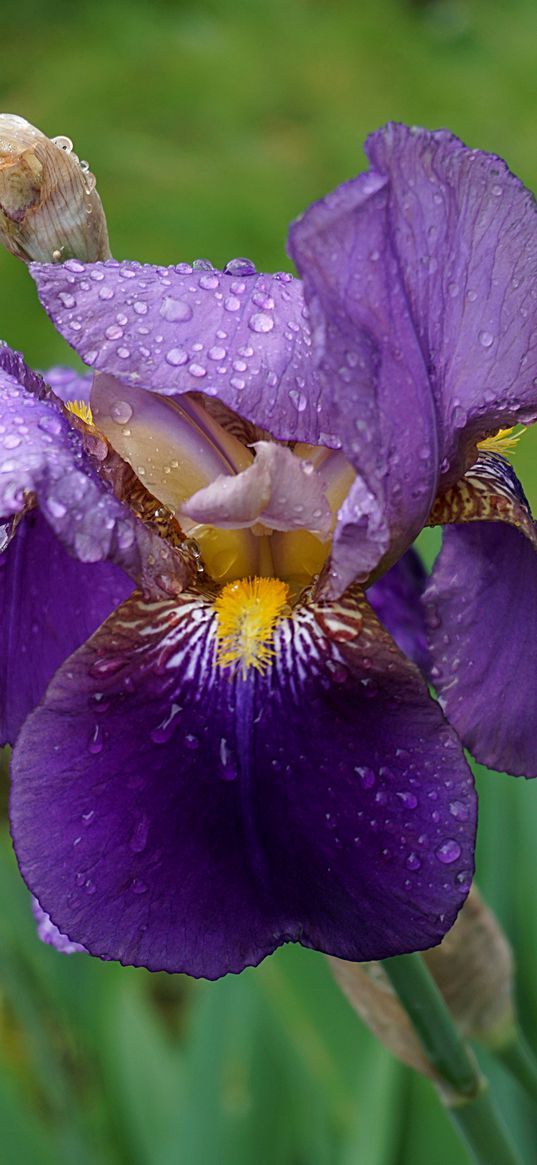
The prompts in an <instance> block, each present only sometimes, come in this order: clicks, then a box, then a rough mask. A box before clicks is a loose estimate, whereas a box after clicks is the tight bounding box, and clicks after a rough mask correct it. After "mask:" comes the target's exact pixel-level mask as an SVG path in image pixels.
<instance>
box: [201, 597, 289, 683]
mask: <svg viewBox="0 0 537 1165" xmlns="http://www.w3.org/2000/svg"><path fill="white" fill-rule="evenodd" d="M288 595H289V588H288V587H287V586H286V584H285V583H283V582H281V580H280V579H279V578H242V579H237V580H236V581H235V582H230V583H227V584H226V586H224V587H223V588H222V590H221V591H220V594H219V595H218V597H217V598H216V599H215V603H214V608H215V611H216V613H217V616H218V628H217V632H216V637H217V657H216V661H217V663H218V664H220V666H221V667H229V666H230V665H237V666H240V668H241V672H242V676H243V678H245V676H246V673H247V671H248V668H250V667H255V668H256V669H257V670H258V671H261V672H262V671H264V670H265V668H266V667H267V665H268V664H269V662H270V659H271V657H272V656H273V655H274V648H273V646H272V641H273V634H274V628H275V627H276V624H277V623H278V622H279V620H280V618H281V616H282V614H284V613H285V608H286V606H287V600H288Z"/></svg>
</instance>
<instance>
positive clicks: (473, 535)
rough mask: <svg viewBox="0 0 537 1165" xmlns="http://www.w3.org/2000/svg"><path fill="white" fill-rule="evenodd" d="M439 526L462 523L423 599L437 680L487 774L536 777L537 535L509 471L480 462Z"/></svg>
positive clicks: (494, 461) (445, 504)
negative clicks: (494, 771) (496, 771)
mask: <svg viewBox="0 0 537 1165" xmlns="http://www.w3.org/2000/svg"><path fill="white" fill-rule="evenodd" d="M432 518H433V519H434V520H435V521H438V522H449V523H457V524H451V525H449V526H448V527H447V528H446V530H445V531H444V542H443V546H442V550H441V552H440V554H439V556H438V559H437V561H436V563H435V565H434V568H433V572H432V574H431V578H430V581H429V585H428V588H427V590H426V592H425V596H424V602H425V604H426V610H427V623H428V632H429V644H430V651H431V659H432V663H433V667H432V670H431V673H430V674H431V679H432V680H433V682H434V684H435V686H436V688H437V690H438V692H439V695H440V699H441V702H442V705H443V707H444V710H445V712H446V715H447V717H448V719H449V720H450V722H451V723H452V724H453V725H454V727H455V728H456V729H457V732H458V733H459V735H460V737H461V739H462V741H463V743H464V744H465V745H466V746H467V747H468V748H469V749H470V751H471V752H472V753H473V754H474V756H475V757H476V758H477V759H478V760H479V761H481V762H482V763H483V764H486V765H488V766H489V768H493V769H500V770H505V771H506V772H509V773H513V774H515V775H517V776H518V775H522V776H526V777H536V776H537V703H536V699H535V693H536V691H537V662H536V654H535V650H534V644H535V642H536V641H537V527H536V524H535V522H534V521H533V519H532V517H531V513H530V510H529V506H528V503H527V501H526V498H525V497H524V494H523V491H522V488H521V486H520V483H519V482H518V480H517V478H516V475H515V473H514V471H513V469H512V467H511V465H509V463H508V462H507V461H506V460H505V459H504V458H503V457H499V456H496V455H494V454H482V455H481V457H480V458H479V460H478V461H477V463H476V465H474V466H473V467H472V469H471V470H469V471H468V473H467V474H465V476H464V477H463V478H461V480H460V482H458V483H457V485H455V486H453V487H452V488H451V489H450V490H448V491H447V492H446V494H445V495H443V496H441V497H440V498H439V499H438V500H437V502H436V504H435V507H434V510H433V514H432Z"/></svg>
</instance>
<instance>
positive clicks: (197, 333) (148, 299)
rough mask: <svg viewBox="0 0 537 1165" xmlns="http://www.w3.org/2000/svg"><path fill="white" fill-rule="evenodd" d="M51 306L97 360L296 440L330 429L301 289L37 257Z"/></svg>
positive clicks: (75, 342) (68, 333) (288, 282)
mask: <svg viewBox="0 0 537 1165" xmlns="http://www.w3.org/2000/svg"><path fill="white" fill-rule="evenodd" d="M30 269H31V272H32V275H33V277H34V279H35V281H36V283H37V287H38V291H39V297H40V299H41V302H42V304H43V307H44V308H45V310H46V311H47V312H48V314H49V315H50V317H51V319H52V321H53V323H54V325H55V327H56V328H57V329H58V331H59V332H61V334H62V335H63V336H65V338H66V339H67V340H68V341H69V343H70V344H71V345H72V346H73V347H74V348H75V350H76V351H77V352H78V353H79V355H80V356H81V357H82V359H83V360H84V361H85V363H86V364H88V365H90V366H91V367H92V368H94V369H97V370H99V371H101V372H107V373H110V374H112V375H113V376H116V377H117V378H118V379H119V380H121V381H123V382H125V383H126V384H134V385H140V386H141V387H143V388H145V389H149V390H152V391H157V392H159V393H164V394H173V393H182V392H193V391H202V392H204V393H207V394H209V395H214V396H218V397H219V398H220V400H222V401H224V403H225V404H226V405H228V406H229V407H230V408H232V409H234V410H236V411H237V412H238V413H240V414H241V415H242V416H244V417H246V418H247V419H248V420H251V421H253V422H254V423H255V424H257V425H259V426H261V427H264V428H267V429H269V430H270V432H271V433H273V434H274V436H276V437H279V438H282V439H285V440H288V439H293V440H298V441H307V442H314V443H320V442H321V433H322V432H323V430H326V431H327V432H330V431H331V430H330V415H329V411H327V409H326V408H325V405H324V401H323V399H322V395H321V389H320V385H319V383H318V381H317V378H316V371H315V367H314V363H313V360H312V352H311V337H310V333H309V327H308V323H307V319H306V316H305V307H304V299H303V294H302V285H301V284H300V282H299V281H298V280H296V279H293V278H292V277H291V275H288V274H286V273H282V274H280V275H257V274H251V275H249V276H245V277H242V278H237V276H235V275H231V274H227V273H225V272H221V271H216V270H214V271H212V270H211V271H199V270H194V271H193V270H192V268H191V267H189V265H188V264H186V263H181V264H179V265H178V266H177V267H156V266H151V265H150V264H141V263H135V262H121V263H118V262H115V261H113V260H110V261H109V262H106V263H92V264H89V265H88V264H83V263H78V262H76V261H69V262H67V263H63V264H61V265H58V264H38V263H34V264H32V265H31V268H30Z"/></svg>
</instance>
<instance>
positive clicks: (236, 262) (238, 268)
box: [224, 258, 257, 276]
mask: <svg viewBox="0 0 537 1165" xmlns="http://www.w3.org/2000/svg"><path fill="white" fill-rule="evenodd" d="M224 274H225V275H241V276H244V275H256V274H257V272H256V268H255V263H252V260H251V259H243V258H239V259H230V261H229V263H226V265H225V267H224Z"/></svg>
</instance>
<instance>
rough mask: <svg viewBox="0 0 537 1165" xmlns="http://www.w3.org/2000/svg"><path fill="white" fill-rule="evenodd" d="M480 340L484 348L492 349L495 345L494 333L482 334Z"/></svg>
mask: <svg viewBox="0 0 537 1165" xmlns="http://www.w3.org/2000/svg"><path fill="white" fill-rule="evenodd" d="M478 340H479V343H480V344H481V345H482V347H483V348H490V347H491V346H492V344H493V343H494V336H493V335H492V332H480V333H479V336H478Z"/></svg>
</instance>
